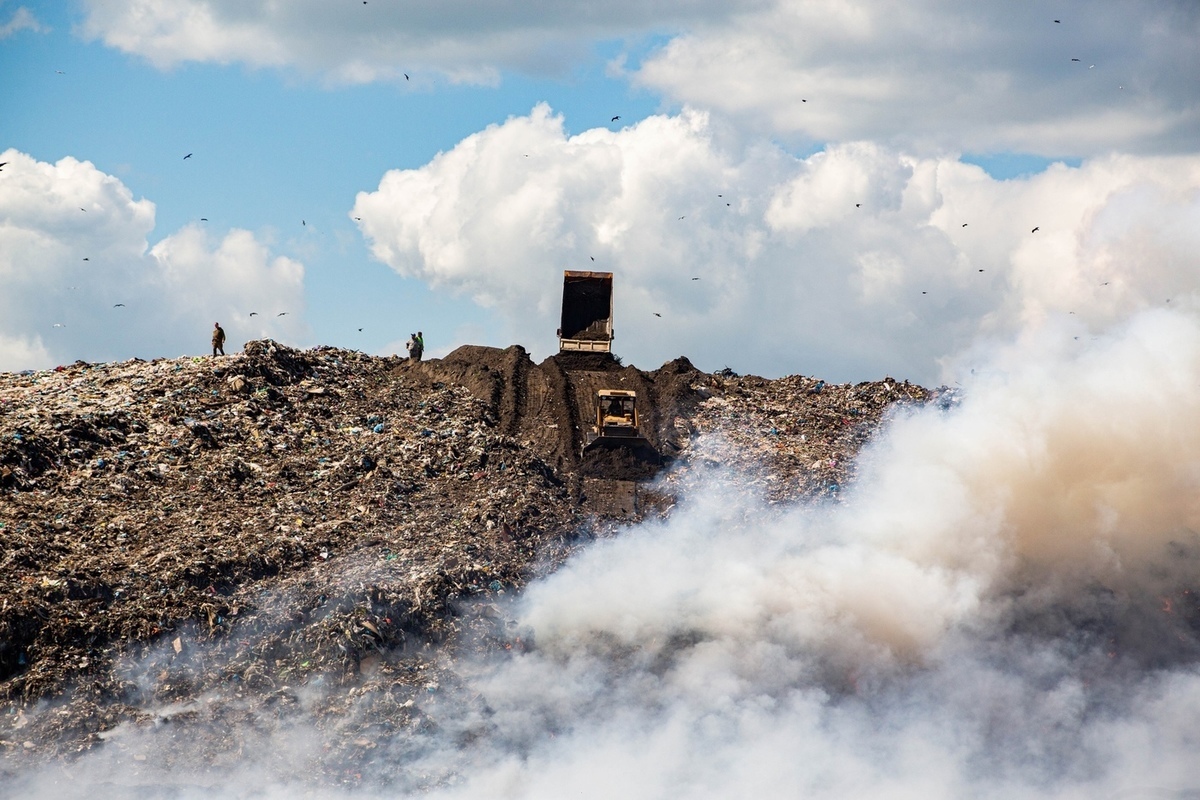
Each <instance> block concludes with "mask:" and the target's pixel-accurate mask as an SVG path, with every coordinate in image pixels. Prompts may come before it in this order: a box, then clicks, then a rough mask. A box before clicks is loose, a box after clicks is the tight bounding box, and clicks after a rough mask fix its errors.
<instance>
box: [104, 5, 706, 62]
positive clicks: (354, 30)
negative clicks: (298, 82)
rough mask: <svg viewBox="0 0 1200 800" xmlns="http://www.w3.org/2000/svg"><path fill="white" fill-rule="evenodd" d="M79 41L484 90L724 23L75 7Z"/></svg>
mask: <svg viewBox="0 0 1200 800" xmlns="http://www.w3.org/2000/svg"><path fill="white" fill-rule="evenodd" d="M84 5H85V7H86V8H87V19H86V21H85V23H84V25H83V31H84V33H85V34H86V35H88V36H90V37H93V38H99V39H102V40H103V41H104V42H105V43H106V44H108V45H110V46H112V47H117V48H119V49H121V50H123V51H125V52H129V53H136V54H138V55H141V56H144V57H146V58H148V59H150V60H151V61H152V62H154V63H155V64H158V65H159V66H170V65H174V64H178V63H180V62H184V61H217V62H222V63H226V62H233V61H240V62H244V63H247V64H252V65H255V66H281V65H288V66H299V67H301V68H304V69H315V70H322V71H326V72H328V73H330V74H331V75H333V76H334V77H335V78H337V79H339V80H344V81H350V82H365V81H370V80H376V79H381V78H383V79H387V78H396V77H398V76H399V75H400V74H401V73H402V72H409V73H418V74H421V73H424V72H427V71H436V72H440V73H443V74H445V75H448V76H449V77H450V78H451V79H452V80H464V81H476V82H492V81H495V80H496V76H497V70H498V69H500V68H516V69H521V70H526V71H532V72H543V71H546V70H550V71H561V70H562V69H563V68H564V67H566V66H567V65H570V64H573V63H575V62H577V61H578V60H579V56H578V54H579V53H580V52H581V51H586V49H587V48H588V47H589V43H590V41H591V40H593V39H596V38H611V37H619V36H624V35H629V34H636V33H639V32H644V31H647V30H660V29H662V28H663V27H664V26H675V25H678V24H680V23H681V22H683V21H686V20H689V19H695V18H699V17H710V18H711V17H721V16H724V15H725V13H726V11H725V10H724V9H726V8H727V5H726V4H724V3H717V2H710V1H709V0H686V1H685V2H671V0H650V1H649V2H638V1H637V0H615V1H614V2H610V3H604V4H600V5H597V4H595V3H586V2H579V1H575V2H563V1H561V0H537V1H536V2H529V3H484V4H480V3H477V2H473V0H437V1H435V0H418V1H417V2H408V3H402V4H398V3H391V2H370V3H362V4H360V3H358V2H357V0H353V1H352V0H345V2H344V3H328V2H323V1H322V0H292V1H291V2H288V3H276V2H269V0H134V2H125V1H124V0H122V1H121V2H118V1H117V0H85V3H84Z"/></svg>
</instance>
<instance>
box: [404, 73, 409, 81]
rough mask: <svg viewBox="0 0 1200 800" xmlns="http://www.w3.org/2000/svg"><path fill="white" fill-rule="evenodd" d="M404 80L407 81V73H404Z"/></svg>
mask: <svg viewBox="0 0 1200 800" xmlns="http://www.w3.org/2000/svg"><path fill="white" fill-rule="evenodd" d="M404 80H408V73H407V72H406V73H404Z"/></svg>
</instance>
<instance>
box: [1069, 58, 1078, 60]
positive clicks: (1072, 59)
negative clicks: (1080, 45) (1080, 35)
mask: <svg viewBox="0 0 1200 800" xmlns="http://www.w3.org/2000/svg"><path fill="white" fill-rule="evenodd" d="M1071 60H1072V61H1078V60H1079V59H1078V58H1072V59H1071Z"/></svg>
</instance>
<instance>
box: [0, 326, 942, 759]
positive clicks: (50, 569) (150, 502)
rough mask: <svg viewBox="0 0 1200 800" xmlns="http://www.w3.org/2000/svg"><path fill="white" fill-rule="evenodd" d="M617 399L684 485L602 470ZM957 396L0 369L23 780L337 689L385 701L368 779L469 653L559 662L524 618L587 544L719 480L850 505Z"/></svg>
mask: <svg viewBox="0 0 1200 800" xmlns="http://www.w3.org/2000/svg"><path fill="white" fill-rule="evenodd" d="M599 388H627V389H633V390H635V391H636V392H637V393H638V405H639V410H640V417H641V431H642V434H643V435H644V436H646V438H647V439H649V440H650V442H651V443H652V444H653V446H654V448H655V449H656V451H657V452H658V453H659V454H661V456H662V459H661V464H655V466H654V468H653V469H647V468H646V466H645V464H641V463H634V464H629V463H625V462H624V461H623V460H622V458H621V457H620V456H619V454H618V455H617V456H613V455H612V454H611V453H610V454H607V455H606V456H605V458H608V459H609V462H611V463H609V462H595V463H589V462H588V461H586V460H584V459H583V458H582V457H581V455H580V453H581V449H582V441H583V440H582V437H583V435H584V433H585V432H586V429H587V426H588V424H589V418H590V414H591V413H592V410H591V409H592V406H591V400H590V398H594V396H595V391H596V390H597V389H599ZM936 396H937V393H934V392H930V391H928V390H926V389H924V388H922V387H919V386H916V385H913V384H909V383H907V382H897V381H895V380H892V379H890V378H888V379H884V380H881V381H874V382H867V383H859V384H855V385H850V384H842V385H828V384H826V383H824V382H823V381H819V380H817V379H814V378H808V377H803V376H790V377H786V378H781V379H778V380H766V379H762V378H758V377H754V376H744V377H743V376H738V375H735V374H733V373H731V372H729V371H728V370H725V371H723V372H721V373H717V374H707V373H704V372H701V371H700V370H697V369H696V368H695V367H694V366H693V365H692V364H691V363H690V362H689V361H688V360H687V359H685V358H679V359H676V360H674V361H671V362H668V363H667V364H664V365H663V366H662V367H660V368H659V369H657V370H654V371H650V372H646V371H642V370H638V369H636V368H634V367H632V366H626V365H623V364H621V363H620V362H619V360H617V359H616V358H613V357H612V356H609V355H607V354H603V355H596V354H579V355H573V356H567V355H558V356H552V357H550V358H547V359H546V360H545V361H543V362H542V363H540V364H535V363H533V362H532V360H531V359H530V358H529V355H528V353H526V351H525V350H524V349H523V348H521V347H519V346H513V347H509V348H505V349H498V348H489V347H474V346H468V347H461V348H459V349H458V350H455V351H454V352H452V353H450V354H449V355H447V356H446V357H445V358H442V359H434V360H430V361H426V362H421V363H412V362H410V361H408V360H406V359H402V358H398V357H394V356H393V357H375V356H369V355H365V354H363V353H359V352H357V351H350V350H343V349H337V348H332V347H316V348H312V349H309V350H298V349H294V348H290V347H287V346H284V345H282V344H279V343H276V342H273V341H270V340H264V341H254V342H250V343H248V344H247V345H246V346H245V349H244V352H242V353H238V354H233V355H230V356H227V357H218V358H208V357H205V358H190V357H185V358H176V359H156V360H154V361H149V362H146V361H141V360H132V361H126V362H120V363H107V364H87V363H83V362H76V363H75V364H72V365H69V366H63V367H58V368H56V369H54V370H47V371H40V372H25V373H19V374H18V373H4V374H0V543H2V550H0V782H2V781H3V780H4V776H5V775H11V774H15V771H16V770H17V769H18V768H19V766H20V765H23V764H28V763H31V762H37V761H39V760H47V759H52V758H70V757H71V756H72V755H73V754H76V753H80V752H83V751H86V750H89V749H91V748H95V747H98V746H102V745H104V744H105V743H106V742H107V741H108V740H109V738H111V736H112V735H113V731H114V730H117V729H118V728H121V726H130V725H131V726H134V727H137V726H145V725H153V724H156V723H159V722H161V721H162V716H161V714H162V712H161V709H162V708H163V707H165V706H172V707H179V706H178V704H185V705H186V704H188V703H194V702H195V701H197V699H198V698H201V697H205V698H207V700H206V704H205V705H204V706H203V708H202V710H192V711H189V712H188V714H187V715H185V717H187V719H193V720H195V721H197V722H198V723H199V722H204V721H205V720H208V721H211V720H212V719H214V718H216V717H220V718H221V719H223V720H224V721H225V722H228V723H229V724H227V725H225V724H223V725H221V726H219V727H214V726H204V727H203V730H204V734H203V737H202V740H196V739H189V738H188V737H186V736H185V737H182V739H181V742H182V741H183V740H186V746H185V745H184V744H183V743H181V744H180V748H181V754H180V758H183V757H184V756H183V753H182V751H183V750H187V751H188V753H187V756H188V757H189V758H192V759H195V758H196V757H197V756H196V753H197V752H204V753H208V754H209V755H210V756H211V758H214V759H215V758H217V757H219V756H220V754H222V753H225V754H228V753H233V752H237V751H238V748H239V747H241V746H242V745H243V744H244V742H243V741H241V739H240V738H239V737H243V736H245V735H248V734H246V733H245V731H242V732H239V730H241V729H240V727H239V726H238V725H237V724H236V723H237V721H238V719H241V718H244V719H251V718H252V719H254V720H256V723H255V724H256V725H261V724H264V723H263V722H262V720H263V719H272V718H273V719H277V720H278V719H283V718H285V717H287V716H288V715H289V714H292V713H301V712H300V711H297V710H296V709H297V708H298V706H297V704H296V703H295V702H294V700H295V694H296V692H298V691H299V688H298V687H303V686H305V685H308V684H310V683H312V682H314V681H320V682H321V683H322V685H323V686H326V687H334V691H332V693H331V694H330V696H329V697H328V698H327V699H326V700H324V701H322V702H321V703H318V704H315V705H314V704H308V705H307V706H305V708H304V709H303V712H302V713H304V714H309V715H313V716H315V717H317V718H319V719H322V718H324V717H326V716H328V717H329V718H334V717H336V716H337V715H339V714H341V713H342V712H344V711H345V706H346V704H347V703H350V702H351V699H352V698H357V700H355V701H354V702H357V703H359V704H360V706H359V713H356V714H355V716H354V720H355V721H354V722H353V723H352V724H351V723H344V724H342V725H341V726H340V727H338V728H337V729H336V731H331V732H330V736H331V742H332V743H331V744H330V746H329V747H328V748H326V752H325V755H324V757H323V758H324V759H325V760H324V761H323V762H322V763H323V764H324V765H325V766H326V768H327V769H328V770H329V774H328V776H326V777H328V778H329V780H331V781H343V778H344V773H345V771H346V769H347V768H346V766H345V765H346V764H347V763H350V762H352V761H353V760H354V759H355V758H358V757H360V756H362V754H363V751H364V750H363V749H364V747H365V745H363V744H362V743H363V741H365V739H364V735H365V734H364V731H367V730H368V729H369V728H370V726H372V725H379V724H383V722H386V724H387V725H389V726H397V725H403V724H408V725H412V726H417V727H420V726H421V725H423V724H427V723H428V718H427V714H426V712H425V711H424V710H423V705H422V698H423V697H424V696H425V695H424V694H423V693H427V692H428V691H429V687H431V686H433V687H439V686H440V687H443V689H448V688H449V687H453V686H454V685H455V682H456V678H455V674H454V660H455V658H456V656H457V655H458V654H460V653H461V652H462V651H463V649H464V648H467V649H470V650H472V651H479V650H487V649H489V648H493V649H495V648H501V649H511V648H514V647H517V648H521V647H531V646H533V645H532V643H530V642H523V641H521V638H520V636H518V635H517V634H515V633H514V631H513V630H512V628H511V625H510V624H509V623H507V622H506V621H505V620H504V618H503V614H502V613H501V612H500V611H499V610H498V609H499V606H498V605H497V601H500V600H501V598H502V596H509V597H511V595H512V594H514V593H515V592H517V591H519V590H520V588H521V587H522V586H524V585H525V583H527V582H528V581H529V580H531V579H533V578H535V577H537V576H538V575H540V574H544V573H545V572H546V571H548V570H552V569H554V567H555V566H556V565H558V564H560V563H561V562H562V561H563V560H564V559H565V558H567V557H568V556H569V555H570V553H571V552H572V551H573V550H574V549H575V548H578V547H580V546H583V545H585V544H586V543H587V542H588V541H591V540H593V539H595V538H597V537H604V536H612V535H619V532H620V530H621V529H622V528H623V527H624V526H626V525H628V524H630V523H632V522H636V521H638V520H639V519H642V518H645V517H647V516H652V515H663V514H668V513H669V510H670V508H671V507H672V506H673V504H674V503H675V502H676V501H677V500H678V498H679V497H680V496H681V495H685V494H686V493H687V491H688V490H689V487H690V486H691V483H690V482H691V480H692V476H694V475H695V474H696V473H697V472H698V471H699V470H700V468H701V467H711V466H713V465H720V466H721V467H723V468H725V469H726V470H727V472H728V474H729V476H730V480H731V481H734V482H735V483H740V484H742V485H744V486H745V487H746V488H748V489H752V490H754V491H756V492H758V493H759V494H760V495H762V496H763V497H764V498H766V499H767V500H768V501H770V502H779V503H783V502H802V501H805V500H811V499H813V498H832V499H834V500H836V498H837V496H838V494H839V492H840V491H841V488H842V487H844V486H845V485H846V484H847V482H848V481H851V480H852V479H853V476H854V456H855V454H856V453H857V452H858V451H859V449H860V448H861V447H862V446H863V444H864V443H865V442H866V441H867V440H868V439H869V438H870V437H871V436H872V435H873V433H874V432H875V431H876V430H878V427H879V425H880V424H881V422H882V420H883V419H884V418H885V415H886V414H887V413H888V410H889V409H890V408H892V407H894V406H895V405H897V404H908V403H924V402H928V401H930V400H931V399H933V398H934V397H936ZM635 480H636V481H637V482H636V483H635V482H634V481H635ZM367 697H370V698H371V700H370V702H369V703H368V702H366V701H365V700H364V699H363V698H367ZM289 698H290V699H289ZM364 703H365V706H363V705H362V704H364ZM251 727H253V726H251ZM121 729H123V728H121ZM197 730H200V726H199V725H198V726H197ZM217 730H220V731H224V733H220V734H218V733H216V732H215V731H217ZM367 739H369V737H367ZM356 774H357V773H356ZM343 782H344V781H343Z"/></svg>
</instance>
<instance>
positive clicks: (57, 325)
mask: <svg viewBox="0 0 1200 800" xmlns="http://www.w3.org/2000/svg"><path fill="white" fill-rule="evenodd" d="M1167 302H1170V301H1167ZM54 327H56V328H65V327H67V326H66V325H63V324H62V323H61V322H56V323H54Z"/></svg>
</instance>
